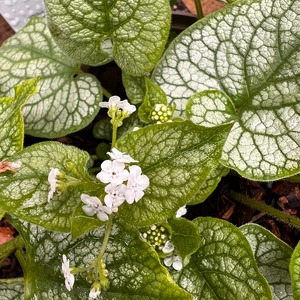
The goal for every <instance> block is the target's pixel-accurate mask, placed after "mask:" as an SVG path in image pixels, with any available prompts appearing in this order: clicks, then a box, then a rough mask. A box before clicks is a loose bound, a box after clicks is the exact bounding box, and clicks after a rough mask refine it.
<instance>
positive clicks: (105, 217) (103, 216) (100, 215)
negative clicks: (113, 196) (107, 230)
mask: <svg viewBox="0 0 300 300" xmlns="http://www.w3.org/2000/svg"><path fill="white" fill-rule="evenodd" d="M97 218H98V219H99V220H100V221H103V222H105V221H108V215H107V214H106V213H105V212H103V211H98V212H97Z"/></svg>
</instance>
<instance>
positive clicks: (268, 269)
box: [240, 224, 293, 300]
mask: <svg viewBox="0 0 300 300" xmlns="http://www.w3.org/2000/svg"><path fill="white" fill-rule="evenodd" d="M240 230H241V231H242V233H243V234H244V235H245V237H246V238H247V240H248V242H249V243H250V246H251V248H252V251H253V253H254V256H255V259H256V262H257V265H258V269H259V271H260V272H261V274H262V275H264V277H265V278H266V279H267V281H268V283H269V285H270V287H271V290H272V292H273V299H274V300H286V299H293V298H292V289H291V276H290V273H289V263H290V259H291V256H292V252H293V249H292V248H291V247H289V246H288V245H287V244H285V243H284V242H282V241H281V240H280V239H278V238H277V237H276V236H275V235H273V234H272V233H271V232H270V231H268V230H266V229H265V228H263V227H261V226H259V225H256V224H246V225H244V226H242V227H240Z"/></svg>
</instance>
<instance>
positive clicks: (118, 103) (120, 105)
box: [100, 96, 136, 114]
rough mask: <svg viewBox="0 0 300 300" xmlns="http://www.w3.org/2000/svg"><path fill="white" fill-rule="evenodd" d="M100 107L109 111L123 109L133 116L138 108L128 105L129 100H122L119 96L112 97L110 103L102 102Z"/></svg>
mask: <svg viewBox="0 0 300 300" xmlns="http://www.w3.org/2000/svg"><path fill="white" fill-rule="evenodd" d="M100 107H103V108H108V109H122V110H123V111H127V112H128V113H129V114H132V113H133V112H135V111H136V107H135V106H134V105H131V104H130V103H128V101H127V100H121V98H120V97H119V96H112V97H110V98H109V99H108V102H100Z"/></svg>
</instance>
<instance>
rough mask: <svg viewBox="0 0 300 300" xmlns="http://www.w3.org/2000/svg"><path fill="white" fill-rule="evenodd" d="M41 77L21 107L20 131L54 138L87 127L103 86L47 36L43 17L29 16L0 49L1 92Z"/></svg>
mask: <svg viewBox="0 0 300 300" xmlns="http://www.w3.org/2000/svg"><path fill="white" fill-rule="evenodd" d="M35 76H40V77H41V79H40V82H39V91H38V93H37V94H36V95H34V96H33V97H31V98H30V99H29V100H28V101H27V103H26V105H25V106H24V107H23V109H22V114H23V117H24V122H25V132H26V133H28V134H31V135H34V136H40V137H46V138H55V137H59V136H64V135H66V134H68V133H71V132H74V131H77V130H79V129H82V128H84V127H85V126H87V125H88V124H89V123H90V122H91V121H92V120H93V119H94V117H95V116H96V114H97V113H98V111H99V108H100V107H99V103H100V102H101V101H102V89H101V86H100V84H99V82H98V81H97V79H96V78H95V77H94V76H93V75H90V74H84V73H82V71H81V70H80V64H79V63H78V61H75V60H73V59H71V58H70V57H69V56H66V55H65V54H63V53H62V52H61V51H60V49H59V48H58V46H57V45H56V44H55V43H54V41H53V39H52V38H51V35H50V32H49V30H48V28H47V26H46V21H45V20H44V19H40V18H33V19H32V20H31V21H30V22H29V23H28V25H27V26H26V27H24V28H23V29H22V30H21V31H20V32H18V33H17V34H15V35H14V36H13V37H11V38H10V39H8V40H7V41H6V42H5V43H4V44H3V45H2V47H1V48H0V95H4V96H7V95H11V96H12V88H13V87H14V86H15V85H17V84H20V83H21V82H22V81H24V80H25V79H29V78H31V77H35Z"/></svg>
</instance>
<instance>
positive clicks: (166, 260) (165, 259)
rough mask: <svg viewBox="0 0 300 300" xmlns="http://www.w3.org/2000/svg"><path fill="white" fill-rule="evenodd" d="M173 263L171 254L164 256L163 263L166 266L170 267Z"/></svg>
mask: <svg viewBox="0 0 300 300" xmlns="http://www.w3.org/2000/svg"><path fill="white" fill-rule="evenodd" d="M172 263H173V256H168V257H165V258H164V264H165V265H166V266H167V267H170V266H171V265H172Z"/></svg>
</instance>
